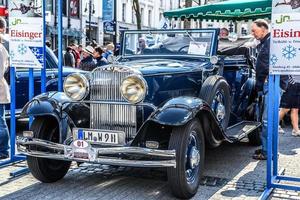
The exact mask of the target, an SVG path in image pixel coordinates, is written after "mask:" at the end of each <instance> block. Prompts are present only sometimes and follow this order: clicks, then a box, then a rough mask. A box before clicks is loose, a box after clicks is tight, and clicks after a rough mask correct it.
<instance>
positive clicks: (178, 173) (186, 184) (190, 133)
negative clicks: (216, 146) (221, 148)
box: [167, 119, 205, 199]
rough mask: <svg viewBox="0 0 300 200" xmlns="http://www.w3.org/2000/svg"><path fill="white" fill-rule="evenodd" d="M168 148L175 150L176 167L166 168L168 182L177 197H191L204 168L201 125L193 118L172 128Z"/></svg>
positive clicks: (196, 188)
mask: <svg viewBox="0 0 300 200" xmlns="http://www.w3.org/2000/svg"><path fill="white" fill-rule="evenodd" d="M169 149H170V150H173V149H175V150H176V168H168V169H167V173H168V182H169V185H170V187H171V190H172V192H173V194H174V195H175V196H176V197H178V198H185V199H186V198H191V197H192V196H194V195H195V194H196V192H197V190H198V186H199V182H200V179H201V175H202V172H203V168H204V151H205V141H204V134H203V131H202V127H201V125H200V123H199V121H198V120H196V119H194V120H192V121H190V122H189V123H188V124H186V125H184V126H181V127H175V128H173V131H172V133H171V137H170V141H169Z"/></svg>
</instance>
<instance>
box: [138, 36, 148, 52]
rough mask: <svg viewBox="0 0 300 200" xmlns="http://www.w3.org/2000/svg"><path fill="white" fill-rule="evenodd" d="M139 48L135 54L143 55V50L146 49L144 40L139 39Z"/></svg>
mask: <svg viewBox="0 0 300 200" xmlns="http://www.w3.org/2000/svg"><path fill="white" fill-rule="evenodd" d="M138 42H139V47H138V50H137V54H143V51H144V49H145V48H146V47H147V45H146V40H145V38H139V41H138Z"/></svg>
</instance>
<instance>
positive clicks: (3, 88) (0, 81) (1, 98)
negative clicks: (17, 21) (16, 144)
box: [0, 17, 10, 160]
mask: <svg viewBox="0 0 300 200" xmlns="http://www.w3.org/2000/svg"><path fill="white" fill-rule="evenodd" d="M5 32H6V21H5V20H4V19H3V18H2V17H0V33H1V34H4V33H5ZM2 42H3V40H2V36H0V160H1V159H6V158H8V157H9V153H8V150H9V132H8V127H7V124H6V120H5V104H8V103H10V93H9V87H8V84H7V82H6V80H5V78H4V73H5V71H6V70H7V69H8V67H9V63H8V57H9V54H8V52H7V50H6V49H5V47H4V46H3V44H2Z"/></svg>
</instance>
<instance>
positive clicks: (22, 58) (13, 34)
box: [8, 0, 44, 68]
mask: <svg viewBox="0 0 300 200" xmlns="http://www.w3.org/2000/svg"><path fill="white" fill-rule="evenodd" d="M8 2H9V36H10V41H9V53H10V64H11V66H13V67H17V68H19V67H22V68H42V67H43V63H44V55H43V53H44V52H43V44H44V36H43V29H44V27H43V26H44V23H43V3H42V0H11V1H8Z"/></svg>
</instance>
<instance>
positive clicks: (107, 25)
mask: <svg viewBox="0 0 300 200" xmlns="http://www.w3.org/2000/svg"><path fill="white" fill-rule="evenodd" d="M103 29H104V33H105V34H115V23H114V22H109V21H107V22H103Z"/></svg>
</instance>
